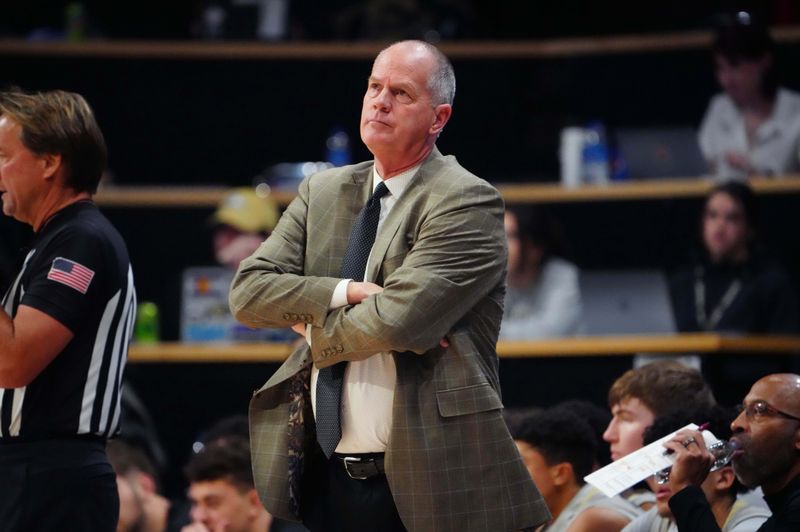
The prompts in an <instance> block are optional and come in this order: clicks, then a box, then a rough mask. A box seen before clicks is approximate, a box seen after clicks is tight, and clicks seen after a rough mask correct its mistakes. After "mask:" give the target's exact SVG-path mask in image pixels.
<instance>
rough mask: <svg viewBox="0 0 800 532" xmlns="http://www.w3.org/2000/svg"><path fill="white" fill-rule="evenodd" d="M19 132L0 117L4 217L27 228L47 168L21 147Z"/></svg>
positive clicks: (35, 156)
mask: <svg viewBox="0 0 800 532" xmlns="http://www.w3.org/2000/svg"><path fill="white" fill-rule="evenodd" d="M21 132H22V129H21V128H20V126H19V124H17V123H16V122H15V121H14V120H12V119H11V118H9V117H7V116H2V117H0V192H2V201H3V213H4V214H5V215H6V216H11V217H13V218H15V219H17V220H19V221H21V222H24V223H27V224H29V225H30V224H32V222H33V215H34V213H33V210H34V208H35V205H36V203H37V198H38V196H39V195H40V194H41V192H40V191H41V187H42V185H43V184H44V179H43V177H44V175H45V174H44V173H45V171H46V164H45V161H44V159H43V158H42V157H39V156H37V155H36V154H34V153H33V152H31V151H30V150H29V149H28V148H26V147H25V145H24V144H22V140H21V139H20V134H21Z"/></svg>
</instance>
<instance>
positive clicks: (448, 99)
mask: <svg viewBox="0 0 800 532" xmlns="http://www.w3.org/2000/svg"><path fill="white" fill-rule="evenodd" d="M404 43H410V44H415V45H417V46H421V47H422V48H424V49H425V51H426V52H428V53H429V54H430V55H431V56H433V59H434V61H435V62H436V64H435V65H434V67H433V72H431V75H430V77H429V78H428V91H429V92H430V93H431V99H432V100H433V104H434V105H440V104H443V103H446V104H450V105H453V100H455V97H456V74H455V72H454V71H453V65H452V64H451V63H450V60H449V59H448V58H447V56H446V55H444V53H442V51H441V50H439V49H438V48H437V47H436V46H434V45H432V44H431V43H428V42H425V41H417V40H409V41H399V42H396V43H393V44H391V45H389V46H387V47H386V48H384V49H383V50H381V52H380V53H379V54H378V57H380V56H381V54H383V52H385V51H386V50H388V49H389V48H391V47H393V46H396V45H398V44H404ZM375 59H376V60H377V57H376V58H375Z"/></svg>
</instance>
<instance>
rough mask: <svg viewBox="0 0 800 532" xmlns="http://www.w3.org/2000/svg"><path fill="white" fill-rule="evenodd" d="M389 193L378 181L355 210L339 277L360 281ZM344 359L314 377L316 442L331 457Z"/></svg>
mask: <svg viewBox="0 0 800 532" xmlns="http://www.w3.org/2000/svg"><path fill="white" fill-rule="evenodd" d="M387 192H389V189H387V188H386V185H384V184H383V182H380V183H378V186H377V187H375V191H374V192H373V193H372V197H370V198H369V200H368V201H367V204H366V205H364V208H363V209H361V212H360V213H358V218H356V222H355V224H353V229H352V231H350V239H349V240H348V241H347V251H345V253H344V259H343V260H342V269H341V273H340V277H341V278H342V279H353V280H354V281H357V282H361V281H363V280H364V272H365V270H366V268H367V260H368V259H369V254H370V251H372V244H374V243H375V233H376V232H377V231H378V219H379V218H380V216H381V197H383V195H384V194H386V193H387ZM346 367H347V362H339V363H338V364H334V365H333V366H328V367H327V368H322V369H321V370H319V375H318V377H317V390H316V393H317V441H318V442H319V446H320V447H321V448H322V451H323V452H324V453H325V456H327V457H328V458H330V457H331V455H332V454H333V451H335V450H336V446H337V445H339V440H341V439H342V425H341V420H340V413H341V403H342V381H343V379H344V370H345V368H346Z"/></svg>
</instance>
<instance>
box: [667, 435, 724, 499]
mask: <svg viewBox="0 0 800 532" xmlns="http://www.w3.org/2000/svg"><path fill="white" fill-rule="evenodd" d="M664 447H666V448H667V449H669V450H670V451H672V452H673V453H674V454H675V463H674V464H673V465H672V470H671V471H670V473H669V487H670V490H672V493H678V492H679V491H680V490H682V489H683V488H685V487H686V486H690V485H694V486H697V487H700V484H702V483H703V481H704V480H705V479H706V477H707V476H708V472H709V470H710V469H711V464H713V463H714V456H713V455H712V454H711V453H710V452H709V451H708V449H706V442H705V440H703V435H702V434H701V433H700V432H698V431H696V430H682V431H680V432H679V433H677V434H676V435H675V437H673V438H672V439H670V440H668V441H666V442H664Z"/></svg>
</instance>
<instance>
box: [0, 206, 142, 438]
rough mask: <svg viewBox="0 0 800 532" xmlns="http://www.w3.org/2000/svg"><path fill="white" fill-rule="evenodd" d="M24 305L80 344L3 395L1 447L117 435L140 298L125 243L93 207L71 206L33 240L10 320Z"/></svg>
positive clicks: (11, 293) (8, 305)
mask: <svg viewBox="0 0 800 532" xmlns="http://www.w3.org/2000/svg"><path fill="white" fill-rule="evenodd" d="M19 305H27V306H30V307H33V308H35V309H37V310H39V311H41V312H44V313H45V314H47V315H49V316H51V317H53V318H54V319H56V320H58V321H59V322H60V323H62V324H63V325H64V326H66V327H67V328H69V329H70V330H71V331H72V333H73V335H74V336H73V338H72V340H71V341H70V342H69V343H68V344H67V346H66V347H65V348H64V350H63V351H62V352H61V353H59V354H58V355H57V356H56V357H55V359H53V361H52V362H51V363H50V364H49V365H48V366H47V367H45V369H44V370H43V371H42V372H41V373H40V374H39V375H38V376H37V377H36V378H35V379H34V380H33V381H32V382H31V383H30V384H29V385H28V386H26V387H24V388H16V389H0V405H1V407H0V439H2V440H6V441H8V439H9V438H12V439H13V438H15V437H19V438H21V439H29V438H30V439H37V438H48V437H53V436H70V435H76V434H90V435H97V436H103V437H109V436H111V435H113V434H115V433H116V432H117V431H118V429H119V414H120V406H119V401H120V381H121V379H122V372H123V369H124V367H125V362H126V360H127V354H128V343H129V339H130V335H131V329H132V326H133V320H134V316H135V314H136V294H135V292H134V286H133V273H132V270H131V266H130V260H129V259H128V251H127V249H126V246H125V242H124V241H123V240H122V237H121V236H120V234H119V233H118V232H117V230H116V229H114V227H113V226H112V225H111V223H110V222H109V221H108V220H107V219H106V218H105V216H103V215H102V214H101V213H100V211H99V210H98V208H97V206H95V204H94V203H92V202H89V201H79V202H77V203H73V204H71V205H69V206H67V207H66V208H64V209H62V210H61V211H59V212H58V213H56V214H55V215H54V216H53V217H52V218H51V219H50V220H48V221H47V223H46V224H45V225H44V227H42V228H41V229H40V230H39V232H38V233H37V234H36V235H35V236H34V239H33V243H32V245H31V247H30V250H29V251H28V252H27V253H25V254H24V257H23V260H22V261H21V266H20V268H19V270H18V272H17V274H16V277H15V278H14V281H13V283H12V285H11V287H10V288H9V289H8V292H7V293H6V295H5V298H4V299H3V306H4V308H5V310H6V312H7V313H8V314H9V315H10V316H12V318H13V317H14V316H15V315H16V313H17V308H18V307H19Z"/></svg>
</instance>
